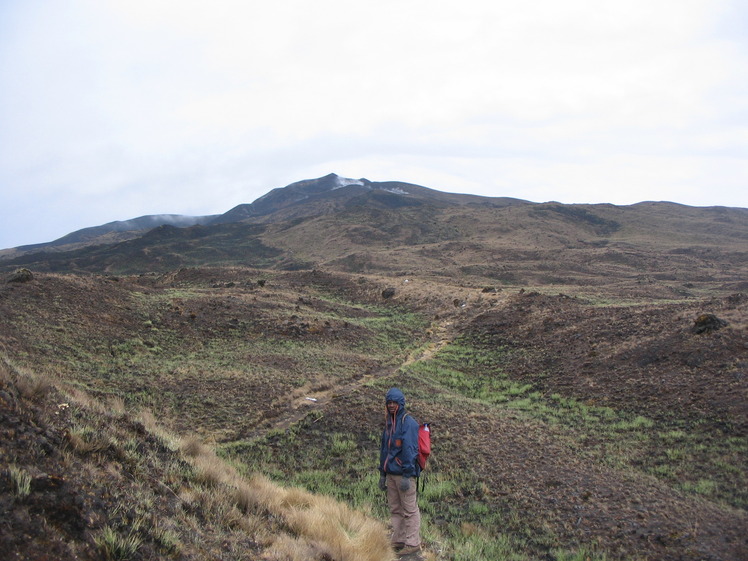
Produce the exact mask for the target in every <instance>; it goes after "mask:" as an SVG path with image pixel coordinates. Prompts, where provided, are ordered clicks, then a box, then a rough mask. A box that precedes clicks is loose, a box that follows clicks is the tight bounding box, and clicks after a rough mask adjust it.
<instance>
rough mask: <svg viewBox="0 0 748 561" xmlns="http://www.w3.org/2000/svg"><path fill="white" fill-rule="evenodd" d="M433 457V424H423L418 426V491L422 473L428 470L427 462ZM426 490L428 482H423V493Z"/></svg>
mask: <svg viewBox="0 0 748 561" xmlns="http://www.w3.org/2000/svg"><path fill="white" fill-rule="evenodd" d="M411 418H412V417H411ZM430 455H431V423H423V424H419V425H418V456H416V464H418V475H416V489H418V480H419V479H420V477H421V472H422V471H423V470H425V469H426V462H427V461H428V459H429V456H430ZM425 488H426V480H425V479H423V480H422V481H421V491H423V490H424V489H425Z"/></svg>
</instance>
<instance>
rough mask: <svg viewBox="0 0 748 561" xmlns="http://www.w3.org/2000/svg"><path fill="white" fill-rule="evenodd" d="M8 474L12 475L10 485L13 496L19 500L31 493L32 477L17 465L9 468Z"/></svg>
mask: <svg viewBox="0 0 748 561" xmlns="http://www.w3.org/2000/svg"><path fill="white" fill-rule="evenodd" d="M8 473H9V475H10V485H11V488H12V489H13V494H14V495H15V496H16V497H18V498H23V497H26V496H28V494H29V493H30V492H31V475H30V474H29V473H28V472H27V471H26V470H24V469H22V468H19V467H18V466H17V465H15V464H12V465H11V466H10V467H9V468H8Z"/></svg>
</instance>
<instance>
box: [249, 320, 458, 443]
mask: <svg viewBox="0 0 748 561" xmlns="http://www.w3.org/2000/svg"><path fill="white" fill-rule="evenodd" d="M430 333H431V335H432V337H431V342H429V343H428V344H427V345H426V346H425V347H421V348H419V349H416V350H415V351H414V352H413V353H411V354H410V355H409V356H408V357H407V358H406V359H405V360H404V361H403V363H402V364H401V365H400V366H397V367H392V368H387V369H382V370H379V371H376V372H373V373H367V374H364V375H362V376H359V377H356V378H354V379H353V380H351V381H349V382H347V383H345V384H343V385H338V386H335V387H333V388H328V389H322V390H315V389H314V386H315V385H316V384H312V383H307V384H305V385H304V386H302V387H301V388H298V389H296V390H294V391H293V392H292V393H291V394H290V395H289V398H288V401H287V402H286V403H285V404H284V405H282V408H283V411H281V412H279V413H278V414H275V415H273V418H272V420H268V419H265V420H264V421H263V422H264V424H265V426H262V427H256V428H255V429H254V430H252V431H251V432H249V433H248V434H245V435H241V436H240V437H238V439H241V440H259V439H262V438H265V437H266V436H267V435H268V434H269V433H271V432H273V431H283V430H287V429H289V428H290V427H291V426H293V425H294V424H296V423H298V422H300V421H301V420H303V419H304V418H305V417H306V416H307V415H310V414H312V413H314V412H315V411H319V412H323V411H324V410H325V407H326V406H327V405H328V404H329V403H330V402H331V401H332V400H333V399H335V398H338V397H341V396H345V395H348V394H350V393H352V392H354V391H356V390H357V389H359V388H360V387H361V386H364V385H365V384H367V383H368V382H370V381H371V380H374V379H376V378H387V377H388V376H392V375H393V374H394V373H395V372H397V370H399V369H400V368H402V367H403V366H409V365H412V364H414V363H416V362H421V361H427V360H431V358H433V356H434V355H435V354H436V353H437V352H439V350H441V349H442V348H444V347H445V346H446V345H448V344H449V343H451V342H452V340H453V337H454V322H453V321H452V320H441V321H437V322H434V323H433V324H432V326H431V328H430ZM273 413H275V412H273Z"/></svg>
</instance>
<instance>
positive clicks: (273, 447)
mask: <svg viewBox="0 0 748 561" xmlns="http://www.w3.org/2000/svg"><path fill="white" fill-rule="evenodd" d="M392 280H393V279H387V278H382V277H377V276H365V275H360V274H356V275H348V274H341V273H324V272H322V271H314V272H312V271H306V272H304V271H300V272H277V271H269V270H264V271H261V270H255V269H244V268H233V269H231V268H214V269H206V268H190V269H182V270H179V271H172V272H169V273H165V274H162V275H137V276H133V277H122V278H114V277H101V276H90V275H87V276H77V275H58V274H37V275H36V276H35V278H34V279H33V280H31V281H30V282H27V283H22V284H17V283H11V284H6V285H4V286H2V287H0V343H1V344H2V349H3V357H4V364H5V365H6V372H5V374H4V375H3V380H4V381H3V383H4V386H3V392H4V393H0V397H2V402H0V403H1V404H2V407H3V409H2V412H3V418H2V425H0V427H1V428H2V430H4V431H6V433H5V436H6V437H4V438H3V439H2V443H3V444H2V445H3V447H4V448H3V457H10V458H14V460H13V463H14V465H15V466H16V467H20V468H22V469H23V470H24V471H25V472H27V473H29V474H30V475H31V478H32V482H35V483H33V489H32V491H31V493H30V494H29V495H28V497H29V498H28V501H31V503H29V502H24V501H19V500H17V499H14V498H13V493H14V492H13V490H12V486H11V483H10V482H11V479H10V478H11V477H12V476H11V475H10V471H7V472H4V473H5V474H6V475H5V476H4V477H5V479H3V481H4V482H5V483H4V487H3V491H2V494H0V497H2V501H4V502H2V504H3V505H4V506H3V508H5V509H6V510H5V512H7V513H8V517H10V518H9V519H11V520H13V521H14V522H13V526H12V527H11V529H10V530H9V532H10V533H9V534H8V536H9V540H10V541H8V542H4V543H7V544H10V545H8V546H7V547H12V548H15V549H11V550H10V551H11V552H12V551H21V552H24V553H23V554H24V555H28V557H27V558H34V557H33V553H34V552H35V551H39V550H41V549H42V548H44V547H46V546H47V545H48V544H50V543H53V542H54V543H60V541H65V542H66V543H69V544H72V545H68V546H66V547H69V548H72V549H71V550H72V551H76V552H82V551H88V552H91V551H99V550H98V549H96V548H97V547H99V546H97V542H96V541H95V536H101V535H103V531H104V528H105V527H106V526H110V527H112V528H113V529H115V530H116V531H117V532H118V533H119V535H120V536H121V537H127V536H128V535H135V536H136V537H139V538H140V539H141V540H142V541H141V543H142V549H141V550H139V553H138V554H137V555H136V556H134V557H133V558H134V559H147V558H152V556H153V555H165V554H166V553H163V551H164V550H163V549H159V548H165V547H166V548H168V547H171V546H170V545H169V544H173V543H174V542H178V543H179V546H178V548H177V550H176V552H175V551H172V550H168V551H171V553H170V555H172V556H173V557H175V558H187V559H189V558H199V555H209V554H210V553H207V552H210V551H212V550H211V548H213V547H214V546H215V547H217V544H218V542H219V541H220V542H221V543H222V544H223V545H222V546H223V547H226V548H228V551H231V552H234V553H232V555H236V556H237V557H239V556H240V554H239V552H241V551H243V552H244V553H243V555H245V556H246V558H253V557H252V556H253V555H257V556H258V557H260V556H261V555H265V556H268V557H269V558H273V559H294V558H299V557H293V555H294V553H292V551H300V550H294V549H293V547H292V546H291V545H289V543H290V542H289V541H288V540H291V541H293V540H296V539H297V537H298V535H299V530H298V529H297V530H293V529H291V530H290V531H288V524H290V522H288V521H286V522H284V520H285V519H284V518H283V517H280V518H279V517H278V516H275V517H273V516H271V517H269V518H268V519H265V518H264V517H263V515H262V512H268V509H267V507H264V510H263V509H260V511H257V510H255V507H246V506H245V507H242V506H241V504H242V503H238V502H236V497H235V495H230V497H234V499H232V500H234V502H233V503H231V502H229V503H228V504H229V505H232V506H231V507H229V506H227V503H225V502H220V503H218V504H216V503H212V502H211V501H210V500H209V497H210V496H211V495H212V492H211V493H208V492H206V491H205V489H204V486H205V485H206V480H205V478H206V477H210V476H208V475H205V474H203V475H200V473H201V471H200V470H199V469H197V468H195V472H194V473H193V472H191V471H190V469H187V465H186V464H184V463H183V462H188V463H190V459H189V458H190V457H191V456H190V455H189V454H188V453H187V450H190V449H192V450H193V452H192V453H193V455H196V456H202V454H197V453H195V450H200V446H199V445H198V444H197V443H195V441H194V440H190V439H185V440H184V442H188V443H189V442H192V444H190V446H187V445H186V444H182V445H176V446H175V445H170V444H168V442H169V439H165V438H164V437H162V436H159V435H160V434H162V433H159V432H158V431H155V430H153V429H151V428H149V427H150V424H148V423H144V422H143V420H142V419H143V418H142V417H138V416H137V415H129V414H127V413H125V411H130V410H139V409H142V408H143V407H147V408H149V409H150V410H151V411H153V412H154V414H155V415H157V416H158V417H159V419H160V420H161V423H162V424H163V426H165V427H166V428H168V429H169V430H170V431H173V433H175V434H182V435H189V434H194V433H197V434H199V435H200V437H201V439H202V440H208V441H212V442H215V443H216V449H217V452H218V454H219V457H221V458H225V459H227V460H229V462H230V465H232V466H237V467H236V469H238V470H239V471H240V472H242V473H245V472H246V473H248V474H250V473H253V472H259V473H262V474H265V475H266V476H269V477H271V478H273V479H274V480H275V481H278V482H281V483H282V484H283V485H294V486H301V487H303V488H305V489H308V490H310V491H313V492H315V493H321V494H325V495H329V496H333V497H335V498H336V499H338V500H341V501H344V502H345V503H346V504H348V505H351V506H354V507H356V508H359V509H362V510H365V511H368V512H370V513H371V514H372V516H374V517H375V518H379V519H381V520H386V511H385V510H384V504H383V499H382V497H381V496H380V495H379V494H378V491H377V489H376V479H377V474H376V471H375V469H374V466H375V465H376V456H377V441H378V433H379V430H380V429H381V426H380V423H381V418H382V399H383V395H384V392H385V391H386V389H387V388H388V387H390V386H394V385H396V386H399V387H402V388H403V389H404V390H405V392H406V395H407V396H408V404H409V409H410V411H411V412H412V413H413V415H415V416H416V418H418V419H419V420H424V421H426V420H428V421H432V422H433V427H434V433H433V438H434V454H433V457H432V464H431V466H430V473H429V475H428V480H427V484H426V490H425V491H424V492H423V494H422V497H421V508H422V510H423V514H424V538H425V540H426V545H427V551H426V555H427V558H430V559H463V558H465V557H464V556H465V555H470V558H471V559H473V560H482V559H486V560H488V559H496V558H501V557H505V556H509V555H511V556H513V557H514V558H516V559H528V560H529V559H537V558H543V557H545V558H554V559H563V558H568V557H569V556H570V555H571V554H572V552H575V551H580V550H581V551H585V552H586V553H585V554H584V555H582V556H583V557H589V558H591V559H602V558H603V556H605V557H604V558H606V559H609V560H610V559H629V558H640V559H658V560H659V559H665V560H676V559H687V560H694V561H695V560H696V559H735V560H737V559H742V558H744V557H745V554H746V552H748V543H746V537H745V536H746V532H745V529H746V524H748V518H747V517H746V507H748V503H746V501H748V496H746V494H745V489H746V488H748V474H747V473H746V470H745V465H746V460H748V448H747V447H746V444H745V443H746V430H747V429H746V425H745V419H746V418H748V411H746V401H745V399H744V397H743V396H745V394H746V391H747V390H748V386H747V384H748V381H747V380H748V379H747V378H746V376H745V375H744V373H745V368H746V363H745V348H746V344H747V343H748V341H746V318H747V317H748V300H747V299H746V298H745V297H744V296H742V295H734V296H730V297H726V298H714V299H712V298H709V299H701V300H699V299H690V300H685V301H681V302H671V303H665V304H662V303H661V304H658V303H656V302H648V303H639V304H632V303H628V304H627V305H622V306H619V305H610V304H607V305H601V304H600V303H599V302H598V303H595V304H593V303H592V302H591V301H590V300H585V299H582V298H572V297H569V296H563V295H556V294H552V295H542V294H539V293H533V292H528V291H519V290H511V291H510V290H504V291H500V292H484V291H483V289H481V288H470V287H466V286H464V285H463V286H460V284H458V283H450V282H449V281H448V280H447V279H437V280H431V279H428V278H422V277H419V276H414V277H400V278H399V279H398V282H397V284H395V285H394V287H395V294H394V296H391V297H389V298H384V297H383V295H382V293H383V290H384V288H387V287H391V286H392V285H393V284H394V283H392V282H391V281H392ZM406 280H407V281H408V282H405V281H406ZM705 313H713V314H715V315H716V316H718V317H719V318H720V319H722V320H724V322H726V324H727V325H723V324H722V323H719V322H717V323H715V324H714V326H713V327H712V328H711V330H709V329H707V330H705V331H704V332H701V333H697V332H696V331H697V330H694V329H693V328H694V327H695V325H696V324H695V320H696V319H698V318H699V317H700V316H701V315H702V314H705ZM8 365H10V366H8ZM9 369H10V370H9ZM24 372H30V373H44V372H46V373H49V375H48V377H49V378H51V380H52V381H54V382H55V384H63V385H64V387H67V388H68V389H67V390H65V391H67V392H68V393H67V394H65V395H58V394H56V393H55V392H56V391H57V390H50V391H49V393H48V394H46V395H47V397H43V398H42V397H34V396H35V395H36V394H38V393H39V392H37V391H36V390H33V391H32V390H30V389H28V388H33V384H29V383H26V388H27V389H26V390H20V389H18V388H19V383H18V380H19V379H20V378H22V377H23V376H25V374H23V373H24ZM8 380H10V382H8ZM81 390H85V392H86V394H87V395H89V396H91V399H95V400H96V401H97V402H101V403H108V404H109V405H108V406H107V407H106V411H108V412H109V413H102V410H101V408H96V407H94V408H93V409H94V411H96V410H97V409H98V411H99V412H98V413H96V414H95V415H93V414H92V413H88V412H87V411H88V410H89V409H90V408H86V407H84V406H83V405H80V404H79V403H77V402H76V403H73V399H74V398H75V396H79V395H80V394H79V393H78V392H80V391H81ZM23 394H27V397H23ZM28 396H31V397H28ZM77 399H78V401H80V402H85V401H86V400H85V399H84V398H80V397H79V398H77ZM28 400H31V402H32V404H30V405H29V404H28V403H27V401H28ZM35 400H36V401H35ZM40 400H41V401H40ZM33 403H39V405H33ZM59 403H68V404H70V410H69V411H67V409H66V412H61V413H60V414H59V415H57V414H56V413H58V412H60V411H61V409H60V408H58V405H59ZM34 407H40V408H41V409H42V412H41V413H34V412H33V409H34ZM44 411H46V413H45V412H44ZM92 415H93V416H92ZM145 418H146V419H147V417H145ZM24 419H29V421H26V420H24ZM138 419H141V420H138ZM34 427H38V428H39V430H38V431H37V429H36V428H34ZM107 427H109V428H107ZM139 427H140V428H139ZM40 435H41V436H42V437H43V438H42V439H41V440H38V439H39V438H40ZM76 435H77V437H76ZM71 437H72V440H71ZM79 440H80V441H79ZM34 442H36V443H37V444H33V443H34ZM45 442H46V444H45ZM54 450H57V452H55V451H54ZM170 450H171V451H170ZM176 450H182V455H181V456H179V455H175V451H176ZM210 465H212V464H210ZM66 466H67V467H66ZM76 473H81V474H84V476H83V477H84V479H85V481H82V480H81V481H78V480H77V479H76V477H77V476H74V475H73V474H76ZM219 473H225V472H224V471H223V469H221V470H219ZM190 474H192V475H190ZM193 476H194V477H196V478H197V479H195V480H193V479H192V477H193ZM57 477H62V478H63V479H65V480H66V481H67V482H68V483H69V485H68V487H65V486H62V487H61V489H67V491H64V492H63V491H60V490H56V489H52V490H49V489H47V487H48V486H51V485H54V484H55V481H57V479H55V478H57ZM231 477H233V475H231V476H230V477H229V481H233V480H232V479H231ZM201 478H202V479H201ZM76 481H78V482H77V483H76ZM201 481H202V483H201ZM208 481H210V480H208ZM248 481H249V482H250V483H251V481H255V480H252V479H248ZM257 481H262V479H260V480H257ZM250 483H247V485H249V484H250ZM162 484H163V485H162ZM132 485H141V486H144V487H141V488H140V490H138V489H132V490H131V491H126V489H129V488H130V486H132ZM164 485H166V487H167V488H168V489H167V488H164ZM256 485H260V483H256ZM45 486H47V487H45ZM76 486H77V487H76ZM230 487H231V485H228V486H227V489H228V488H230ZM234 487H236V485H234ZM113 489H114V490H115V491H112V490H113ZM169 489H171V491H169ZM105 490H108V491H106V492H108V493H110V494H109V495H106V494H105ZM172 491H173V493H172ZM65 492H70V494H69V495H65V494H64V493H65ZM227 492H228V491H227ZM61 493H62V494H61ZM79 494H80V497H81V498H80V500H79V501H78V503H76V500H78V499H75V496H77V495H79ZM174 495H176V496H177V497H179V498H176V497H174ZM129 496H140V497H145V499H148V497H152V499H150V500H151V501H155V502H157V503H158V504H159V505H160V506H159V508H158V509H156V510H153V512H152V513H151V514H149V516H151V518H146V519H143V521H141V522H140V526H138V525H137V524H135V526H136V528H142V527H148V528H154V531H153V532H151V531H142V530H139V529H136V530H133V525H134V523H135V521H136V520H138V519H139V518H143V516H145V513H144V509H145V506H143V507H142V508H141V507H139V506H137V504H136V505H135V506H133V507H132V512H130V511H125V513H123V512H122V511H116V510H115V509H114V507H116V505H117V504H122V503H123V502H124V501H126V500H129V499H127V497H129ZM65 497H69V498H65ZM306 500H310V499H306ZM80 501H82V502H80ZM91 501H93V502H91ZM96 501H100V502H96ZM53 503H54V504H68V503H72V504H74V505H75V504H79V506H77V507H75V508H74V509H73V510H72V511H71V512H67V511H66V514H64V515H63V514H59V513H57V511H55V510H54V508H53V507H52V506H51V505H52V504H53ZM143 504H144V505H148V504H150V503H149V500H146V501H145V503H143ZM33 505H37V506H35V507H34V506H33ZM97 505H98V506H97ZM71 508H72V507H71ZM234 508H236V509H238V511H235V510H233V509H234ZM24 509H26V510H24ZM39 509H41V512H43V513H45V514H44V516H45V517H46V518H38V517H36V518H35V517H34V516H32V517H31V518H29V517H28V516H26V514H23V513H24V512H32V513H33V512H39ZM139 509H140V510H139ZM207 512H210V513H212V514H210V515H209V514H208V513H207ZM210 516H217V517H218V519H220V520H223V522H220V521H216V519H214V518H210ZM347 516H349V517H352V515H350V514H349V515H347ZM42 520H46V521H45V522H42ZM63 520H64V521H67V520H71V521H74V522H75V524H77V525H78V526H76V528H78V529H74V528H70V527H68V526H65V524H68V522H64V523H63V522H62V521H63ZM274 520H275V522H273V521H274ZM224 523H225V524H228V528H226V527H225V526H221V525H220V524H224ZM274 523H275V524H280V526H273V525H272V524H274ZM36 524H39V525H40V526H39V528H40V529H41V528H42V527H44V528H46V530H44V531H41V530H40V531H39V535H40V536H43V537H41V538H40V539H39V540H38V541H33V540H32V541H23V543H24V544H25V545H21V542H19V541H17V539H16V537H17V536H20V535H21V534H22V533H26V532H29V533H30V532H31V529H33V528H34V527H35V525H36ZM177 528H187V529H189V532H190V535H183V534H182V533H180V531H179V530H178V529H177ZM156 529H161V530H163V531H164V532H166V533H165V534H164V535H162V534H160V533H159V532H156ZM282 531H288V537H287V538H283V539H282V540H281V539H276V540H273V541H272V542H271V541H270V538H268V535H274V534H278V535H280V534H279V532H282ZM50 532H51V533H50ZM59 532H62V533H63V534H64V535H61V534H59ZM76 532H77V533H76ZM203 532H205V533H203ZM192 534H194V535H192ZM380 535H381V534H380ZM14 536H15V537H14ZM263 536H264V537H263ZM302 537H303V536H302ZM304 539H305V540H307V539H308V538H304ZM264 540H268V541H267V542H266V541H264ZM312 541H313V542H314V543H316V545H314V544H311V545H310V544H309V543H308V541H307V542H306V543H307V545H305V546H303V547H305V548H306V549H303V551H304V552H305V553H302V554H297V555H301V556H302V557H301V558H304V559H320V560H321V559H340V560H344V559H346V560H347V559H359V558H360V557H356V556H355V555H354V554H348V553H344V552H342V551H337V550H334V549H330V548H329V547H328V548H325V547H323V546H321V545H319V540H316V541H315V540H314V539H312ZM294 543H296V542H294ZM296 546H298V547H302V545H299V544H298V543H296V545H295V546H294V547H296ZM60 547H62V546H60ZM273 547H274V548H276V549H272V551H273V552H274V553H272V554H271V553H270V551H271V548H273ZM24 548H26V549H24ZM34 548H37V549H34ZM201 548H205V549H201ZM263 548H265V549H264V550H263ZM281 548H284V549H281ZM60 551H63V549H60ZM261 551H264V553H261ZM279 551H280V552H279ZM152 552H156V553H152ZM158 552H161V553H158ZM91 555H93V553H91ZM273 555H275V557H273ZM388 555H389V554H388V553H384V554H382V553H381V550H380V556H379V557H376V556H373V557H372V559H387V558H388ZM191 556H192V557H191ZM326 556H327V557H326ZM565 556H566V557H565ZM61 558H65V557H61ZM83 558H85V556H83Z"/></svg>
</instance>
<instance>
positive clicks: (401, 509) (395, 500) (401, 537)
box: [387, 473, 421, 546]
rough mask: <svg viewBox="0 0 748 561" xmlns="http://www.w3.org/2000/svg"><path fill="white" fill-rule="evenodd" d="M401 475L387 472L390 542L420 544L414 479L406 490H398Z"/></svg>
mask: <svg viewBox="0 0 748 561" xmlns="http://www.w3.org/2000/svg"><path fill="white" fill-rule="evenodd" d="M401 479H402V475H392V474H389V473H388V474H387V503H388V504H389V507H390V514H391V516H392V518H391V519H392V543H404V544H405V545H416V546H420V545H421V511H420V510H418V502H417V501H416V481H417V480H416V479H411V480H410V488H409V489H408V490H407V491H404V492H403V491H401V490H400V480H401Z"/></svg>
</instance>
